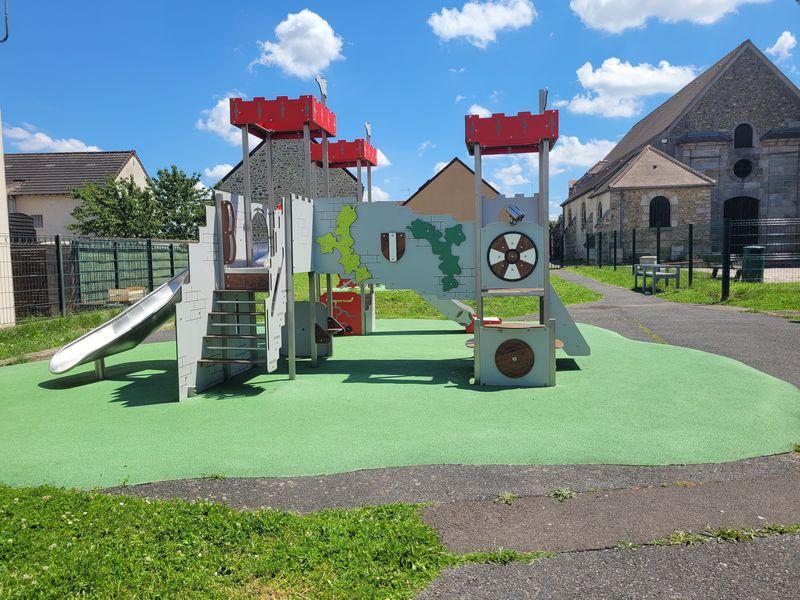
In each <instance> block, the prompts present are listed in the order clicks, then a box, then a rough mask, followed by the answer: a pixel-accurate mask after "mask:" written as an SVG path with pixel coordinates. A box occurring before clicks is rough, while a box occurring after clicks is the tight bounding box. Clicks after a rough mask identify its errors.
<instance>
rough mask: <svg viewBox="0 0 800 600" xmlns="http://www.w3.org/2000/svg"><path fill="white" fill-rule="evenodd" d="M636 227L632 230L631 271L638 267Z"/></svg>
mask: <svg viewBox="0 0 800 600" xmlns="http://www.w3.org/2000/svg"><path fill="white" fill-rule="evenodd" d="M634 265H636V228H635V227H634V228H633V229H632V230H631V273H633V270H634V269H635V268H636V267H635V266H634Z"/></svg>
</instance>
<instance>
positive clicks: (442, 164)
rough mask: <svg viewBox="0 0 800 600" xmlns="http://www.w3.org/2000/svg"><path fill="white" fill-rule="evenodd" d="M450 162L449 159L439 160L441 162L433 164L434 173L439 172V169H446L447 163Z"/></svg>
mask: <svg viewBox="0 0 800 600" xmlns="http://www.w3.org/2000/svg"><path fill="white" fill-rule="evenodd" d="M449 164H450V163H448V162H447V161H444V160H440V161H439V162H437V163H436V164H435V165H433V174H434V175H436V174H437V173H438V172H439V171H441V170H442V169H444V168H445V167H446V166H447V165H449Z"/></svg>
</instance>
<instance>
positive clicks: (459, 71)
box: [447, 67, 467, 73]
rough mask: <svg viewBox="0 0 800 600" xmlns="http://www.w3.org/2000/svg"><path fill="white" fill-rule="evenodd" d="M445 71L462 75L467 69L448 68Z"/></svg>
mask: <svg viewBox="0 0 800 600" xmlns="http://www.w3.org/2000/svg"><path fill="white" fill-rule="evenodd" d="M447 70H448V71H450V72H451V73H464V72H465V71H466V70H467V68H466V67H450V68H449V69H447Z"/></svg>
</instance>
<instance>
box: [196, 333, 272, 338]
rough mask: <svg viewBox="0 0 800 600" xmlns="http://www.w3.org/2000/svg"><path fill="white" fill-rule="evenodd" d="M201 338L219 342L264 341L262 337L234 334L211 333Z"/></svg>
mask: <svg viewBox="0 0 800 600" xmlns="http://www.w3.org/2000/svg"><path fill="white" fill-rule="evenodd" d="M203 338H205V339H215V340H217V339H219V340H232V339H237V340H261V339H264V336H263V335H244V334H243V335H237V334H235V333H211V334H209V335H204V336H203Z"/></svg>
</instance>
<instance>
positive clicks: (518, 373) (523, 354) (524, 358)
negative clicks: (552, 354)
mask: <svg viewBox="0 0 800 600" xmlns="http://www.w3.org/2000/svg"><path fill="white" fill-rule="evenodd" d="M535 362H536V356H535V354H534V352H533V348H531V347H530V346H529V345H528V344H527V343H526V342H523V341H522V340H519V339H510V340H506V341H504V342H503V343H502V344H500V345H499V346H498V347H497V349H496V350H495V352H494V364H495V366H496V367H497V370H498V371H499V372H500V373H502V374H503V375H505V376H506V377H509V378H511V379H519V378H520V377H525V375H527V374H528V373H530V372H531V370H533V365H534V363H535Z"/></svg>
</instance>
